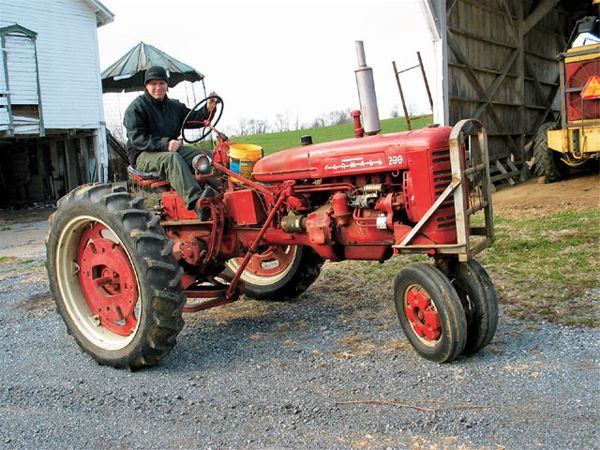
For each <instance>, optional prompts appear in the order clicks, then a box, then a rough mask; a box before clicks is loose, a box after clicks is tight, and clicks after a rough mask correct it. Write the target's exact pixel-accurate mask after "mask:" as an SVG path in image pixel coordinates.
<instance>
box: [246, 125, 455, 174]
mask: <svg viewBox="0 0 600 450" xmlns="http://www.w3.org/2000/svg"><path fill="white" fill-rule="evenodd" d="M450 131H451V128H450V127H429V128H423V129H420V130H414V131H405V132H401V133H390V134H381V135H375V136H366V137H362V138H352V139H345V140H342V141H334V142H326V143H322V144H311V145H305V146H302V147H296V148H291V149H289V150H283V151H280V152H277V153H274V154H272V155H269V156H266V157H264V158H262V159H260V160H259V161H257V162H256V164H255V166H254V170H253V172H252V175H253V177H254V179H255V180H257V181H262V182H278V181H285V180H298V179H317V178H330V177H340V176H350V175H361V174H368V173H373V172H387V171H394V170H405V169H406V168H407V167H408V164H409V162H408V160H409V158H408V157H407V156H408V155H407V154H409V153H410V152H415V151H423V150H426V149H429V150H434V149H447V148H448V138H449V136H450Z"/></svg>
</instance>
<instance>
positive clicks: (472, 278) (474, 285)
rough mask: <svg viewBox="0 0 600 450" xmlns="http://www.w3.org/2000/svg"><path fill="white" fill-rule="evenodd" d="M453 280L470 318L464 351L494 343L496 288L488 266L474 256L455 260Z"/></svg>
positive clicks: (452, 267) (452, 272) (475, 350)
mask: <svg viewBox="0 0 600 450" xmlns="http://www.w3.org/2000/svg"><path fill="white" fill-rule="evenodd" d="M449 277H450V282H451V283H452V286H454V288H455V289H456V292H457V293H458V296H459V297H460V301H461V303H462V305H463V308H464V310H465V316H466V319H467V342H466V343H465V348H464V350H463V354H465V355H472V354H474V353H477V352H478V351H479V350H481V349H482V348H483V347H485V346H486V345H487V344H489V343H490V341H491V340H492V338H493V337H494V334H495V333H496V327H497V325H498V299H497V296H496V290H495V289H494V285H493V284H492V282H491V280H490V278H489V276H488V274H487V272H486V271H485V269H484V268H483V267H482V266H481V264H479V263H478V262H477V261H475V260H474V259H472V260H470V261H469V262H465V263H459V262H458V261H456V262H454V263H453V264H452V265H451V266H450V275H449Z"/></svg>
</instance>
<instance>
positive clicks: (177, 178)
mask: <svg viewBox="0 0 600 450" xmlns="http://www.w3.org/2000/svg"><path fill="white" fill-rule="evenodd" d="M168 82H169V78H168V75H167V71H166V70H165V68H164V67H161V66H152V67H150V68H149V69H147V70H146V74H145V76H144V87H145V92H144V93H143V94H142V95H140V96H139V97H137V98H136V99H135V100H133V102H131V104H130V105H129V107H128V108H127V110H126V111H125V118H124V120H123V124H124V125H125V128H126V129H127V140H128V147H127V153H128V156H129V164H131V166H132V167H133V168H135V169H138V170H141V171H143V172H160V173H161V174H163V175H164V176H165V177H166V178H167V180H169V182H170V183H171V185H172V186H173V188H174V189H175V190H176V191H177V193H178V194H179V195H180V196H181V197H182V199H183V201H184V204H185V205H186V207H187V208H188V209H189V210H196V211H197V213H198V216H199V217H200V220H206V219H207V217H206V215H207V214H206V212H205V211H204V210H202V208H200V206H199V203H200V200H201V199H203V198H206V197H211V196H214V195H215V190H214V189H212V188H211V187H210V186H208V185H207V186H205V187H201V186H200V185H199V184H198V182H197V181H196V178H195V177H194V175H193V172H192V170H193V161H194V159H195V158H197V157H198V156H199V155H201V153H200V151H199V150H198V149H197V148H196V147H192V146H184V145H183V143H182V141H180V140H178V137H179V134H180V130H181V126H182V124H183V121H184V119H185V118H186V116H187V115H188V113H189V112H190V110H189V108H187V107H186V106H185V105H184V104H183V103H181V102H179V101H178V100H173V99H170V98H169V97H168V96H167V90H168V88H169V84H168ZM216 105H217V97H216V96H215V94H214V93H211V96H210V97H209V99H208V101H207V103H206V105H205V107H203V108H201V109H199V110H198V111H194V113H192V115H191V116H190V119H192V120H194V121H195V122H196V123H198V124H201V123H203V122H204V121H205V120H207V119H208V118H210V117H211V114H212V113H213V111H214V109H215V107H216ZM199 127H202V125H200V126H199ZM207 153H208V152H207ZM209 156H210V155H209Z"/></svg>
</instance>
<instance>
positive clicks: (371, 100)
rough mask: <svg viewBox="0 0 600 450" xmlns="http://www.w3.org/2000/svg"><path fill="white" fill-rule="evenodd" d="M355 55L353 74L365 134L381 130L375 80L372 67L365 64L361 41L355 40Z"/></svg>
mask: <svg viewBox="0 0 600 450" xmlns="http://www.w3.org/2000/svg"><path fill="white" fill-rule="evenodd" d="M356 55H357V56H358V69H356V70H355V71H354V74H355V75H356V87H357V88H358V100H359V102H360V110H361V112H362V116H363V127H364V130H365V133H366V134H367V135H371V134H377V133H379V132H380V131H381V123H380V122H379V110H378V109H377V95H376V94H375V81H374V80H373V69H371V68H370V67H368V66H367V60H366V58H365V48H364V46H363V41H356Z"/></svg>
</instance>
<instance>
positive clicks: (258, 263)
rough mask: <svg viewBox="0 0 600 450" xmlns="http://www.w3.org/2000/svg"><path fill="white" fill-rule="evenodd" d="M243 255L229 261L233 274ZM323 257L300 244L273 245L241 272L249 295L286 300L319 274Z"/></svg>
mask: <svg viewBox="0 0 600 450" xmlns="http://www.w3.org/2000/svg"><path fill="white" fill-rule="evenodd" d="M241 261H242V258H233V259H230V260H229V261H228V262H227V268H226V273H227V274H228V275H229V276H232V274H233V273H235V272H236V271H237V270H238V268H239V267H240V263H241ZM322 265H323V258H321V257H320V256H319V255H318V254H317V253H315V252H314V250H312V249H311V248H309V247H304V246H301V245H271V246H269V247H268V248H266V249H265V250H263V251H262V252H261V253H257V254H255V255H254V256H253V257H252V259H250V262H249V263H248V265H247V266H246V269H245V270H244V272H243V273H242V277H241V280H242V281H243V282H244V287H245V291H246V295H247V296H249V297H251V298H254V299H257V300H273V301H285V300H290V299H293V298H295V297H297V296H299V295H300V294H302V293H303V292H304V291H305V290H306V289H308V288H309V286H310V285H311V284H313V283H314V281H315V280H316V279H317V278H318V277H319V275H320V273H321V266H322Z"/></svg>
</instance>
